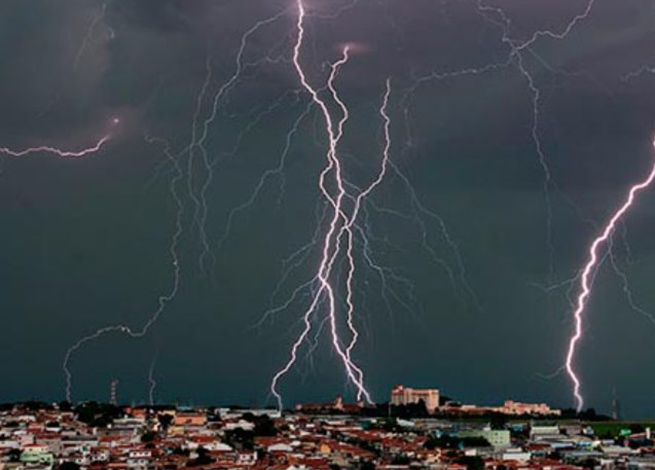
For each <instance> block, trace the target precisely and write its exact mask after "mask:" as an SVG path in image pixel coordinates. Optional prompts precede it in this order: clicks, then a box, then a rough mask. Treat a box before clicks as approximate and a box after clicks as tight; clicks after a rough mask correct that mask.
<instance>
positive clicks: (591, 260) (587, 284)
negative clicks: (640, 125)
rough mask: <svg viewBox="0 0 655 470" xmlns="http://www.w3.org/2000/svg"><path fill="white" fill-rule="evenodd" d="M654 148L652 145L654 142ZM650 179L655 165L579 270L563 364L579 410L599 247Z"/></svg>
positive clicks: (581, 402) (592, 248) (597, 239)
mask: <svg viewBox="0 0 655 470" xmlns="http://www.w3.org/2000/svg"><path fill="white" fill-rule="evenodd" d="M653 145H654V146H655V142H654V144H653ZM653 180H655V164H654V166H653V168H652V169H651V171H650V173H649V175H648V177H647V178H646V179H645V180H644V181H643V182H641V183H639V184H636V185H634V186H632V187H631V188H630V191H629V192H628V197H627V198H626V200H625V202H624V203H623V205H622V206H621V207H620V208H619V209H618V210H617V211H616V212H615V213H614V214H613V215H612V217H611V218H610V220H609V222H608V223H607V224H606V225H605V227H604V228H603V231H602V232H601V233H600V235H598V237H597V238H596V239H594V241H593V243H592V244H591V246H590V247H589V257H588V259H587V263H586V264H585V266H584V268H583V270H582V275H581V276H580V293H579V295H578V298H577V304H576V309H575V312H574V313H573V315H574V319H575V328H574V333H573V335H572V336H571V338H570V340H569V347H568V351H567V354H566V363H565V364H566V372H567V374H568V376H569V379H570V380H571V382H572V383H573V396H574V397H575V402H576V408H577V410H578V411H581V410H582V408H583V406H584V397H583V395H582V392H581V381H580V377H579V376H578V373H577V371H576V368H575V365H574V361H575V355H576V352H577V349H578V344H579V342H580V341H581V339H582V335H583V320H584V315H585V311H586V308H587V302H588V300H589V297H590V296H591V291H592V287H593V276H594V272H595V270H596V268H597V264H598V260H599V249H600V248H601V246H603V245H606V244H608V243H609V242H611V236H612V233H613V232H614V230H615V228H616V224H617V223H618V222H619V221H620V220H621V219H622V218H623V217H624V216H625V214H626V213H627V212H628V211H629V210H630V208H631V207H632V205H633V203H634V201H635V198H636V196H637V194H638V193H639V192H640V191H642V190H644V189H646V188H647V187H649V186H650V185H651V183H652V182H653Z"/></svg>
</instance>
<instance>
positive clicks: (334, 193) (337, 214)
mask: <svg viewBox="0 0 655 470" xmlns="http://www.w3.org/2000/svg"><path fill="white" fill-rule="evenodd" d="M297 8H298V20H297V25H296V26H297V39H296V43H295V45H294V49H293V64H294V66H295V69H296V73H297V75H298V77H299V80H300V83H301V85H302V88H303V89H304V90H306V92H307V93H308V94H309V95H310V97H311V101H312V102H313V103H314V104H315V105H316V107H317V108H318V109H319V111H320V115H321V116H322V118H323V121H324V123H325V132H326V134H327V136H328V150H327V155H326V159H327V164H326V166H325V168H324V169H323V171H322V172H321V174H320V176H319V183H318V186H319V189H320V192H321V194H322V195H323V197H324V198H325V199H326V200H327V201H328V203H329V206H330V207H331V209H332V215H331V218H330V221H329V225H328V228H327V230H326V233H325V235H324V236H323V238H322V247H321V251H322V258H321V262H320V264H319V267H318V270H317V274H316V276H315V278H314V279H313V280H312V281H310V282H309V283H308V284H309V285H312V282H313V281H317V282H318V289H316V290H315V291H314V292H312V295H311V302H310V305H309V307H308V308H307V309H306V310H305V313H304V315H303V317H302V319H303V323H304V328H303V329H302V331H301V333H300V335H299V336H298V337H297V339H296V341H295V342H294V343H293V345H292V347H291V351H290V355H289V358H288V360H287V362H286V363H285V364H284V366H283V367H282V368H281V369H280V370H279V371H278V372H277V373H276V374H275V375H274V376H273V379H272V381H271V388H270V389H271V393H272V395H273V396H274V397H275V398H276V399H277V402H278V406H279V408H280V409H282V408H283V401H282V396H281V394H280V392H279V390H278V385H279V381H280V380H281V379H282V378H283V377H284V376H285V375H286V374H287V373H288V372H289V371H290V369H291V368H292V367H293V366H294V364H295V363H296V361H297V358H298V351H299V349H300V347H301V345H302V344H303V343H304V342H305V341H307V339H308V336H309V334H310V332H311V330H312V321H313V318H314V317H315V315H316V314H317V310H318V308H319V307H320V306H321V304H322V303H325V304H326V305H327V316H326V318H327V319H328V325H329V333H330V337H331V343H332V348H333V349H334V351H335V352H336V353H337V355H338V356H339V358H340V359H341V362H342V364H343V366H344V369H345V372H346V378H347V380H348V382H349V383H351V384H353V385H354V386H355V388H356V390H357V397H358V399H362V398H364V399H366V400H367V401H368V402H371V401H372V400H371V396H370V393H369V392H368V390H367V389H366V388H365V385H364V372H363V370H362V369H361V368H360V367H359V366H358V365H357V364H356V363H355V362H354V360H353V359H352V351H353V349H354V347H355V346H356V344H357V340H358V338H359V333H358V331H357V328H356V326H355V322H354V314H355V303H354V299H353V283H354V277H355V270H356V263H355V257H354V254H353V249H354V233H355V232H354V229H355V228H356V221H357V219H358V216H359V214H360V211H361V208H362V205H363V203H364V201H365V200H366V198H367V197H368V196H369V195H370V194H371V193H372V192H373V191H374V190H375V189H376V188H377V187H378V186H379V185H380V184H381V183H382V182H383V180H384V178H385V175H386V174H387V169H388V167H389V161H390V151H391V119H390V117H389V114H388V106H389V99H390V96H391V81H390V80H389V79H388V80H387V81H386V87H385V92H384V95H383V98H382V105H381V107H380V110H379V114H380V116H381V118H382V120H383V122H384V126H383V129H384V140H385V145H384V148H383V151H382V161H381V164H380V170H379V172H378V173H377V175H376V176H375V178H374V179H373V181H372V182H371V183H370V184H369V185H368V186H367V187H366V188H364V189H363V190H361V191H359V193H358V194H357V195H356V196H353V195H352V194H350V193H348V191H347V190H346V187H347V186H349V184H348V182H347V181H346V179H345V177H344V174H343V173H344V171H343V164H342V161H341V159H340V157H339V153H338V147H339V144H340V142H341V139H342V137H343V134H344V128H345V125H346V123H347V121H348V119H349V117H350V115H349V110H348V107H347V106H346V104H345V102H344V101H343V100H342V99H341V97H340V95H339V93H338V92H337V90H336V88H335V80H336V78H337V76H338V74H339V72H340V70H341V68H342V67H343V66H344V65H346V64H347V63H348V61H349V59H350V55H349V52H350V49H349V46H346V47H344V48H343V51H342V56H341V58H340V59H339V60H337V61H336V62H334V63H333V64H332V65H331V67H330V74H329V77H328V79H327V86H326V89H327V91H328V92H329V96H330V97H331V99H332V101H333V102H334V103H335V104H336V107H337V108H338V110H339V114H340V116H339V118H338V119H337V118H335V117H334V116H333V115H332V113H331V112H330V108H329V105H328V103H327V102H326V101H325V100H324V99H323V98H321V96H320V92H319V90H318V89H316V88H314V87H313V86H312V85H311V84H310V83H309V81H308V79H307V75H306V73H305V70H304V67H303V65H302V63H301V52H302V48H303V40H304V37H305V17H306V10H305V6H304V3H303V1H302V0H298V1H297ZM328 178H332V179H333V185H334V186H335V187H334V189H332V190H331V189H330V188H329V187H328V182H327V181H328ZM331 181H332V180H331ZM346 201H351V202H352V208H351V209H350V210H348V208H347V205H346ZM344 245H345V246H344ZM339 256H344V257H345V259H346V264H347V268H346V283H345V288H346V293H345V304H346V315H345V323H346V325H347V329H348V331H349V336H350V340H349V341H348V342H347V343H345V342H344V341H343V340H342V338H341V335H340V333H339V331H338V322H339V319H338V317H339V315H338V312H337V305H336V295H337V293H336V288H335V287H334V285H333V281H332V276H333V274H332V271H333V267H334V264H335V262H336V260H337V258H338V257H339ZM303 287H304V286H301V288H303ZM299 289H300V288H299ZM297 292H299V290H298V289H297V290H296V291H294V294H293V295H294V296H295V295H296V293H297ZM292 298H293V297H292ZM322 325H323V323H322V322H321V324H320V325H319V329H320V328H321V327H322ZM314 344H315V343H314ZM344 344H345V346H344ZM312 348H315V346H312Z"/></svg>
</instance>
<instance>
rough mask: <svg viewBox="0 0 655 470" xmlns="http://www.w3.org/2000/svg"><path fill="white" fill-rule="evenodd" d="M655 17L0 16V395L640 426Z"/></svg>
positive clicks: (475, 11)
mask: <svg viewBox="0 0 655 470" xmlns="http://www.w3.org/2000/svg"><path fill="white" fill-rule="evenodd" d="M654 25H655V9H653V8H652V7H650V6H648V5H645V4H644V2H643V1H641V0H626V1H625V2H621V4H617V3H616V2H613V1H611V0H575V1H559V0H558V1H555V2H548V3H547V4H546V3H543V4H542V3H540V2H533V3H530V4H529V5H527V4H517V3H516V2H513V1H511V0H470V1H465V2H457V1H448V0H443V1H434V0H416V1H415V2H413V3H412V4H411V6H408V5H406V4H405V3H403V2H401V1H398V0H380V1H378V0H375V1H374V0H343V1H338V2H336V3H335V2H325V1H322V0H275V1H263V0H250V2H249V3H248V4H247V5H246V4H245V3H238V2H229V1H226V0H225V1H223V0H221V1H216V0H213V1H212V0H192V1H186V2H184V1H180V0H163V1H162V2H161V3H157V4H154V3H149V2H143V1H139V0H124V1H121V2H119V1H115V0H114V1H112V0H105V1H100V0H98V1H95V0H94V1H90V2H89V1H82V0H65V1H64V2H61V3H60V4H58V5H56V6H53V5H52V4H51V3H50V2H48V1H47V0H29V1H26V2H21V3H11V2H10V3H7V4H5V5H2V6H0V27H1V30H2V31H4V32H3V33H2V35H0V44H2V47H3V48H4V49H3V51H4V54H3V55H4V57H5V67H3V69H4V72H3V74H4V77H5V80H4V82H3V84H1V85H0V106H1V107H2V108H3V109H4V110H5V112H3V113H1V114H0V124H1V125H0V224H2V226H3V227H6V228H7V229H6V230H2V231H0V232H1V233H0V309H1V310H2V311H3V312H4V316H3V321H4V323H5V324H4V328H3V335H2V339H1V341H0V344H2V346H0V357H1V358H2V359H0V360H1V361H2V362H1V363H0V365H1V366H2V369H3V370H4V371H5V373H6V375H7V377H9V378H10V379H9V380H7V381H6V383H4V382H5V381H3V387H1V388H0V402H14V401H22V400H25V399H29V398H34V399H37V400H45V401H49V402H50V401H52V402H54V401H60V400H70V401H71V402H82V401H86V400H93V399H95V400H104V399H108V391H109V390H110V389H111V388H113V389H114V391H115V393H118V395H119V396H121V397H125V399H126V400H128V401H135V402H138V403H157V402H159V403H171V402H180V401H189V402H191V403H200V404H212V403H223V404H226V403H239V404H244V405H248V404H251V403H254V404H258V405H260V406H263V405H268V406H277V407H279V408H292V407H293V405H294V404H296V403H303V402H316V401H319V402H320V401H321V400H324V399H325V400H329V399H330V398H331V397H334V396H335V395H337V394H338V395H343V396H344V397H345V399H346V400H347V401H348V402H355V401H359V400H361V401H363V402H365V403H375V402H377V403H380V402H381V401H383V400H385V399H386V398H384V397H387V396H388V390H390V389H391V388H392V387H393V386H394V385H396V384H398V383H402V384H407V387H410V388H415V389H429V388H431V387H437V388H438V389H439V390H448V394H449V395H450V394H451V393H452V395H453V396H454V397H457V399H458V400H460V401H461V402H462V403H481V404H489V403H496V404H499V403H504V402H505V400H516V401H517V402H521V403H549V404H551V405H552V406H555V407H557V408H560V409H567V408H576V407H577V408H578V409H582V408H588V407H590V408H595V409H598V410H601V411H603V412H605V413H607V414H610V413H611V412H612V410H613V408H614V405H613V401H614V400H615V398H616V397H620V400H621V413H622V414H623V415H625V416H627V417H643V416H653V415H655V379H654V378H652V377H650V376H649V374H648V370H649V364H650V362H651V358H652V355H653V354H654V353H655V350H654V348H653V339H655V316H654V315H653V314H652V313H651V311H654V312H655V294H653V292H652V290H651V289H649V287H650V284H651V283H650V280H651V279H653V271H652V270H653V269H655V264H654V263H653V256H652V253H653V250H654V249H655V246H653V242H652V237H650V233H651V230H652V221H653V220H655V218H654V217H653V214H655V210H654V209H653V204H654V203H655V191H653V190H652V188H651V183H652V181H653V178H654V177H655V166H654V165H655V163H654V162H655V149H654V148H653V141H654V139H655V68H654V67H655V66H653V65H652V64H653V60H655V57H654V56H653V52H652V45H653V44H655V26H654ZM639 371H641V372H639ZM112 383H113V385H111V384H112ZM434 399H435V397H434V396H429V397H428V402H430V403H431V405H429V406H430V407H431V408H432V407H433V406H432V405H434V403H433V402H434ZM436 401H437V402H438V401H439V396H438V394H437V396H436Z"/></svg>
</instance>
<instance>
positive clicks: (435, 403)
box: [391, 385, 439, 413]
mask: <svg viewBox="0 0 655 470" xmlns="http://www.w3.org/2000/svg"><path fill="white" fill-rule="evenodd" d="M421 401H423V403H425V407H426V408H427V410H428V412H429V413H434V412H435V411H436V410H437V409H438V408H439V390H437V389H425V390H415V389H413V388H409V387H403V386H402V385H396V386H395V387H394V388H393V390H391V404H392V405H395V406H399V405H412V404H416V403H419V402H421Z"/></svg>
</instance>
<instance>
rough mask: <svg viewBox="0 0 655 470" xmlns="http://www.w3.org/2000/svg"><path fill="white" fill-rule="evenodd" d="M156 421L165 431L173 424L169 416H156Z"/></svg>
mask: <svg viewBox="0 0 655 470" xmlns="http://www.w3.org/2000/svg"><path fill="white" fill-rule="evenodd" d="M157 420H158V421H159V424H160V425H161V427H162V429H164V431H165V430H167V429H168V427H169V426H170V425H171V423H172V422H173V416H172V415H169V414H161V415H158V416H157Z"/></svg>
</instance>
